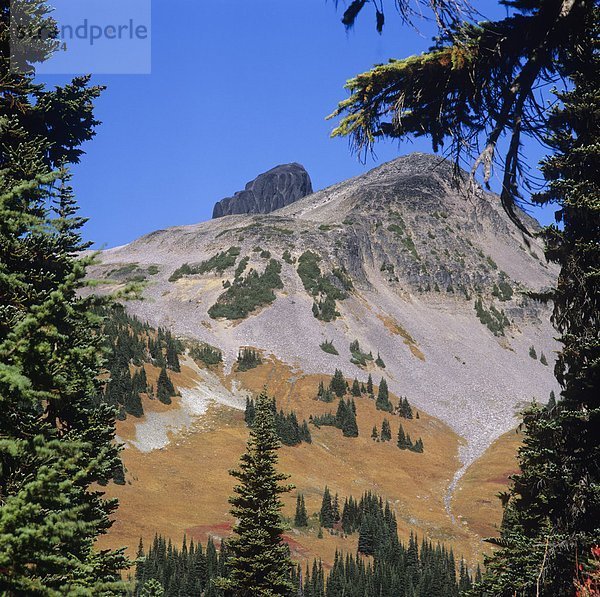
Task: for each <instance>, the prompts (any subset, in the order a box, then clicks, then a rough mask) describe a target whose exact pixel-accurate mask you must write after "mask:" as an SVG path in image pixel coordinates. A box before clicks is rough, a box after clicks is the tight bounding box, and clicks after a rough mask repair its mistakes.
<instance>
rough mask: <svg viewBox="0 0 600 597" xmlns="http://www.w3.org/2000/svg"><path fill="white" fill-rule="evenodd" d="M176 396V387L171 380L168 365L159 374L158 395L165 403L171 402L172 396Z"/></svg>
mask: <svg viewBox="0 0 600 597" xmlns="http://www.w3.org/2000/svg"><path fill="white" fill-rule="evenodd" d="M173 396H175V387H174V386H173V382H172V381H171V379H170V377H169V374H168V373H167V369H166V367H163V368H162V369H161V370H160V373H159V374H158V381H157V382H156V397H157V398H158V399H159V400H160V401H161V402H162V403H164V404H171V398H172V397H173Z"/></svg>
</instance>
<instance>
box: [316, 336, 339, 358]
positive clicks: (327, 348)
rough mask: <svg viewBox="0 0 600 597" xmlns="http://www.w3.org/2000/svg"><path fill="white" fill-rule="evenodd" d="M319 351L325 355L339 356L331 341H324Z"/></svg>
mask: <svg viewBox="0 0 600 597" xmlns="http://www.w3.org/2000/svg"><path fill="white" fill-rule="evenodd" d="M320 346H321V350H322V351H323V352H326V353H327V354H333V355H335V356H339V354H340V353H339V352H338V351H337V349H336V347H335V346H334V345H333V341H332V340H331V341H330V340H325V342H323V343H322V344H321V345H320Z"/></svg>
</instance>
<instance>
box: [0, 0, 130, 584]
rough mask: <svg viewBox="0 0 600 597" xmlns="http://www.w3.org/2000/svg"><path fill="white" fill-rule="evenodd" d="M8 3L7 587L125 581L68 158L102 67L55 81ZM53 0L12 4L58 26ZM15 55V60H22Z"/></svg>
mask: <svg viewBox="0 0 600 597" xmlns="http://www.w3.org/2000/svg"><path fill="white" fill-rule="evenodd" d="M20 6H22V5H21V4H19V3H16V2H13V3H11V5H10V6H9V3H8V2H3V3H2V11H1V14H0V44H1V46H2V55H1V56H0V79H1V80H2V84H1V85H0V97H1V98H2V101H1V102H0V121H1V128H2V143H1V144H0V171H1V173H0V296H1V297H2V299H1V303H2V304H1V305H0V406H1V409H2V416H1V417H0V437H1V438H2V440H1V442H0V496H1V498H0V499H1V503H2V507H1V508H0V570H1V571H2V572H1V574H0V593H2V594H6V595H35V594H40V595H67V594H69V595H70V594H101V593H103V592H104V593H110V592H112V591H114V592H117V591H118V590H120V589H119V588H118V587H119V581H120V570H121V569H122V568H123V567H124V566H125V564H126V560H125V558H124V557H123V555H122V553H121V552H114V551H96V550H95V549H94V543H95V541H96V539H97V537H98V536H99V535H101V534H104V533H105V532H107V530H108V529H109V528H110V526H111V520H110V518H111V515H112V514H113V513H114V511H115V509H116V506H117V504H116V501H115V500H107V499H105V497H104V494H103V492H102V491H99V489H98V487H99V485H102V484H106V483H108V482H109V481H110V480H111V478H112V476H113V471H114V470H115V469H116V467H117V465H118V464H119V463H120V460H119V455H118V453H119V448H118V447H117V445H116V443H114V434H115V428H114V422H115V411H114V408H113V407H111V406H108V405H106V404H103V403H99V401H98V400H97V397H98V396H99V395H100V394H101V391H102V387H101V384H100V382H99V381H98V377H99V375H100V373H101V372H102V365H103V363H102V357H101V354H102V346H103V343H104V339H103V337H102V334H101V333H100V326H99V323H100V322H99V320H98V318H97V316H95V315H94V314H93V313H92V306H93V304H94V302H96V301H95V299H93V298H81V296H80V291H81V289H82V287H83V286H84V285H85V284H84V276H85V270H86V266H87V264H88V263H89V261H88V260H86V259H81V260H80V259H77V258H76V257H77V255H80V254H81V252H82V251H83V250H84V249H86V248H87V246H88V245H87V244H86V243H84V242H83V241H82V239H81V234H80V228H81V226H82V225H83V223H84V220H83V219H82V218H80V217H78V216H77V205H76V203H75V200H74V197H73V193H72V189H71V187H70V185H69V177H70V175H69V172H68V167H69V166H70V165H71V164H74V163H77V162H78V161H79V159H80V157H81V155H82V154H83V151H82V149H81V145H82V143H83V142H85V141H87V140H89V139H91V138H92V137H93V135H94V128H95V126H96V125H97V124H98V122H97V121H96V119H95V118H94V115H93V109H94V106H93V103H94V101H95V99H96V98H97V97H98V96H99V94H100V91H101V89H100V88H99V87H91V86H90V85H89V77H77V78H75V79H74V80H73V81H72V82H71V83H68V84H66V85H64V86H59V87H55V88H53V89H52V90H47V89H46V88H45V87H44V85H42V84H38V83H36V82H35V73H34V69H33V66H32V64H33V63H34V62H43V61H44V60H46V59H47V58H49V57H50V56H51V54H52V53H53V49H54V39H53V38H52V37H43V38H42V37H40V38H38V39H36V40H33V41H32V44H31V46H29V47H25V48H24V53H23V55H19V56H17V57H16V60H17V63H19V62H20V66H22V67H23V68H24V70H23V71H22V72H26V73H27V74H21V73H20V72H18V69H14V68H13V69H12V70H11V68H10V58H11V57H10V56H9V52H8V48H9V47H10V46H9V39H8V36H9V35H10V32H11V28H10V24H9V20H10V18H11V12H12V11H13V10H15V11H16V10H19V7H20ZM47 11H48V6H46V4H45V2H42V1H37V2H30V3H27V11H26V12H25V13H23V14H20V15H19V14H17V15H13V16H16V17H17V18H20V17H22V18H23V21H22V24H23V25H24V26H25V27H26V28H27V29H29V30H33V31H54V30H55V24H54V23H53V22H52V20H51V19H50V17H49V16H48V12H47ZM13 66H15V64H13Z"/></svg>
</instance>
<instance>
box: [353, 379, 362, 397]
mask: <svg viewBox="0 0 600 597" xmlns="http://www.w3.org/2000/svg"><path fill="white" fill-rule="evenodd" d="M360 393H361V392H360V384H359V383H358V379H356V377H355V378H354V381H353V382H352V395H353V396H354V397H355V398H359V397H360Z"/></svg>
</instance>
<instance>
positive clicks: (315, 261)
mask: <svg viewBox="0 0 600 597" xmlns="http://www.w3.org/2000/svg"><path fill="white" fill-rule="evenodd" d="M320 260H321V258H320V257H319V256H318V255H316V254H315V253H313V252H312V251H305V252H304V253H302V255H301V256H300V258H299V259H298V275H299V276H300V279H301V280H302V284H303V285H304V288H305V290H306V291H307V292H308V293H309V294H310V295H311V296H313V297H315V299H316V300H315V302H314V303H313V314H314V316H315V317H316V318H317V319H320V320H322V321H333V320H334V319H335V318H336V317H337V316H338V315H339V313H338V312H337V310H336V303H335V301H336V300H344V299H345V298H347V294H346V293H345V292H344V291H343V290H340V289H339V288H338V287H337V286H335V285H334V284H332V283H331V282H330V281H329V280H328V279H327V278H325V277H324V276H323V275H322V274H321V268H320V267H319V261H320ZM339 271H340V275H343V272H342V270H339Z"/></svg>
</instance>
